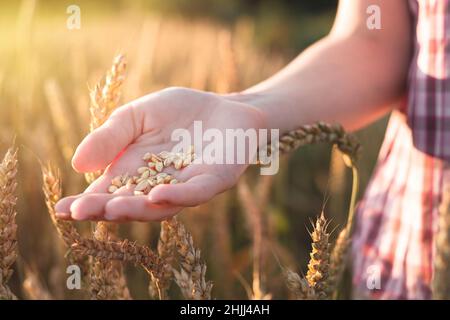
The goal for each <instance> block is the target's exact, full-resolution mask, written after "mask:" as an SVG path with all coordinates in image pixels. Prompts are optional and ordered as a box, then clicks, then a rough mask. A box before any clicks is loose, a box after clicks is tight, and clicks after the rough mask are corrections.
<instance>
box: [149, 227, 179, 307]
mask: <svg viewBox="0 0 450 320" xmlns="http://www.w3.org/2000/svg"><path fill="white" fill-rule="evenodd" d="M175 240H176V239H175V234H174V229H172V228H170V226H169V223H168V222H167V221H163V222H161V231H160V234H159V240H158V255H159V257H160V258H161V260H162V261H163V263H164V268H163V273H162V276H161V279H159V282H158V279H156V278H154V277H152V279H151V281H150V284H149V292H150V295H151V296H152V297H154V298H156V297H158V295H159V294H161V299H168V298H169V296H168V290H169V288H170V283H171V281H172V277H173V272H172V266H173V264H174V262H175V260H176V259H175V258H176V250H177V247H176V241H175Z"/></svg>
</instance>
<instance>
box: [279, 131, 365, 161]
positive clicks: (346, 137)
mask: <svg viewBox="0 0 450 320" xmlns="http://www.w3.org/2000/svg"><path fill="white" fill-rule="evenodd" d="M318 142H328V143H332V144H335V145H336V146H337V147H338V148H339V150H340V151H341V152H342V153H343V154H344V160H345V163H346V164H347V165H348V166H353V165H354V164H355V163H356V160H357V159H358V155H359V152H360V149H361V148H360V144H359V142H358V141H357V140H356V138H355V137H354V136H353V135H351V134H349V133H346V132H345V131H344V129H343V128H342V126H341V125H339V124H327V123H323V122H318V123H316V124H313V125H304V126H301V127H300V128H298V129H296V130H292V131H289V132H288V133H286V134H284V135H283V136H282V137H281V138H280V144H279V148H280V151H281V152H283V153H287V152H290V151H293V150H295V149H297V148H299V147H301V146H304V145H307V144H313V143H318Z"/></svg>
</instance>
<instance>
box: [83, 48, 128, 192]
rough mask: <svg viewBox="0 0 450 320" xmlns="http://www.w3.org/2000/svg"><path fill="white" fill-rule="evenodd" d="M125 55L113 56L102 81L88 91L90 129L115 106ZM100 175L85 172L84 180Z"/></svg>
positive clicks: (88, 180) (91, 179)
mask: <svg viewBox="0 0 450 320" xmlns="http://www.w3.org/2000/svg"><path fill="white" fill-rule="evenodd" d="M126 66H127V64H126V59H125V56H124V55H122V54H119V55H118V56H116V57H115V58H114V61H113V64H112V67H111V69H110V70H109V71H108V72H107V74H106V76H105V80H104V82H100V83H98V84H97V85H96V86H95V87H94V89H93V90H92V91H91V92H90V101H91V104H90V108H89V111H90V114H91V121H90V124H89V127H90V130H91V131H94V130H95V129H97V128H98V127H100V126H101V125H102V124H103V123H105V121H106V120H107V119H108V117H109V116H110V115H111V112H113V111H114V109H116V108H117V106H118V104H119V100H120V96H121V90H120V89H121V87H122V84H123V81H124V79H125V71H126ZM101 175H102V171H96V172H90V173H87V174H85V177H86V181H87V182H88V183H89V184H91V183H92V182H94V181H95V180H96V179H97V178H98V177H100V176H101Z"/></svg>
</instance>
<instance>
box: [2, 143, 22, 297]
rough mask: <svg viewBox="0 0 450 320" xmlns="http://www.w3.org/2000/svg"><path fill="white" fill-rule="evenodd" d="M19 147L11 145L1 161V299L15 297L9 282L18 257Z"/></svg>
mask: <svg viewBox="0 0 450 320" xmlns="http://www.w3.org/2000/svg"><path fill="white" fill-rule="evenodd" d="M16 175H17V149H16V148H15V147H11V148H10V149H9V150H8V151H7V152H6V155H5V156H4V158H3V160H2V162H1V163H0V299H8V300H11V299H15V296H14V294H13V293H12V292H11V291H10V290H9V288H8V285H7V282H8V280H9V278H10V277H11V275H12V273H13V270H12V269H11V268H12V265H13V264H14V263H15V261H16V259H17V255H18V253H17V224H16V221H15V219H16V214H17V212H16V202H17V198H16V195H15V192H16V187H17V182H16Z"/></svg>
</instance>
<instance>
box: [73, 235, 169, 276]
mask: <svg viewBox="0 0 450 320" xmlns="http://www.w3.org/2000/svg"><path fill="white" fill-rule="evenodd" d="M72 251H74V252H76V253H78V254H81V255H84V256H91V257H94V258H96V259H99V260H101V261H105V262H106V261H110V260H117V261H122V262H128V263H133V264H135V265H140V266H142V267H143V268H144V269H145V270H146V271H147V272H148V273H149V274H151V275H152V276H155V277H156V278H157V279H160V278H161V275H162V270H163V262H162V261H161V259H160V258H159V256H158V255H157V254H156V253H154V252H153V251H152V250H151V249H150V248H149V247H146V246H141V245H138V244H136V243H132V242H130V241H128V240H127V239H125V240H122V241H99V240H95V239H85V238H82V239H80V240H79V241H78V242H76V243H74V244H73V245H72Z"/></svg>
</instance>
